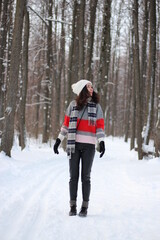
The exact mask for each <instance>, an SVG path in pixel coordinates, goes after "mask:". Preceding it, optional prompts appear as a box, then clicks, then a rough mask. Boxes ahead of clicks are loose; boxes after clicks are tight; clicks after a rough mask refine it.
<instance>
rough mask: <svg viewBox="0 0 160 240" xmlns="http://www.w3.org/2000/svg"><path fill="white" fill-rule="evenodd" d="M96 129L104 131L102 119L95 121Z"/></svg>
mask: <svg viewBox="0 0 160 240" xmlns="http://www.w3.org/2000/svg"><path fill="white" fill-rule="evenodd" d="M96 124H97V128H102V129H103V130H104V119H103V118H100V119H98V120H97V121H96Z"/></svg>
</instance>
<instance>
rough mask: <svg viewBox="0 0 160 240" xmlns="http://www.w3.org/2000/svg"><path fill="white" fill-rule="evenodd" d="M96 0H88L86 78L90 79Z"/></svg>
mask: <svg viewBox="0 0 160 240" xmlns="http://www.w3.org/2000/svg"><path fill="white" fill-rule="evenodd" d="M97 2H98V0H90V22H89V30H88V45H87V53H86V68H85V69H86V72H85V76H86V79H91V70H92V69H91V63H92V57H93V43H94V33H95V30H94V29H95V20H96V9H97Z"/></svg>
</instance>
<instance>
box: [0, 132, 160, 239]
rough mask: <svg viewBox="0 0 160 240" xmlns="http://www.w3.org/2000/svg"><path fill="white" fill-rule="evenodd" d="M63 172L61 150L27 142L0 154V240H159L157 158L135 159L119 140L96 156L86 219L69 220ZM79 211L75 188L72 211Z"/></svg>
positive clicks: (66, 172) (111, 141) (108, 141)
mask: <svg viewBox="0 0 160 240" xmlns="http://www.w3.org/2000/svg"><path fill="white" fill-rule="evenodd" d="M68 181H69V169H68V159H67V157H66V154H65V153H64V152H63V150H62V149H61V150H60V154H59V155H54V154H53V151H52V147H50V146H49V145H40V144H37V143H35V142H30V145H29V146H28V147H27V148H26V149H25V150H23V151H22V152H21V151H20V149H19V148H18V147H14V148H13V150H12V158H8V157H6V156H5V155H4V154H3V153H0V239H1V240H50V239H52V240H159V239H160V159H158V158H155V159H150V160H143V161H138V160H137V153H136V152H134V151H131V152H130V151H129V143H124V142H123V139H118V138H114V139H112V138H110V137H109V138H106V153H105V155H104V157H103V158H101V159H100V158H99V154H98V153H96V156H95V160H94V164H93V169H92V191H91V198H90V206H89V211H88V216H87V218H80V217H78V216H74V217H69V216H68V212H69V192H68ZM80 206H81V185H80V183H79V195H78V209H80Z"/></svg>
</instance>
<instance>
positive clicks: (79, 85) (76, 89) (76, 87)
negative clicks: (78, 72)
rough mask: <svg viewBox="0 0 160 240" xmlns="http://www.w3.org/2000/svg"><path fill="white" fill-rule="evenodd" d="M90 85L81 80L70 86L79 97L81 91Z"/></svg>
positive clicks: (86, 81)
mask: <svg viewBox="0 0 160 240" xmlns="http://www.w3.org/2000/svg"><path fill="white" fill-rule="evenodd" d="M88 83H90V84H92V83H91V82H90V81H88V80H86V79H82V80H80V81H78V82H76V83H74V84H72V90H73V92H74V93H75V94H77V95H79V94H80V92H81V91H82V89H83V88H84V87H85V86H86V85H87V84H88Z"/></svg>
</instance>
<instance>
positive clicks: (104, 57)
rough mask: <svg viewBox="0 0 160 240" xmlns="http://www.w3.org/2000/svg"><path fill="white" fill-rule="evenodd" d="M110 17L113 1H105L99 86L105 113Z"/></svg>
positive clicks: (109, 48) (109, 47)
mask: <svg viewBox="0 0 160 240" xmlns="http://www.w3.org/2000/svg"><path fill="white" fill-rule="evenodd" d="M110 17H111V0H104V10H103V26H102V40H101V50H100V66H99V86H98V89H99V91H101V95H102V96H103V97H102V98H101V102H102V108H103V110H104V112H105V110H106V104H107V103H106V101H107V82H108V73H109V64H110V50H111V35H110Z"/></svg>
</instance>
